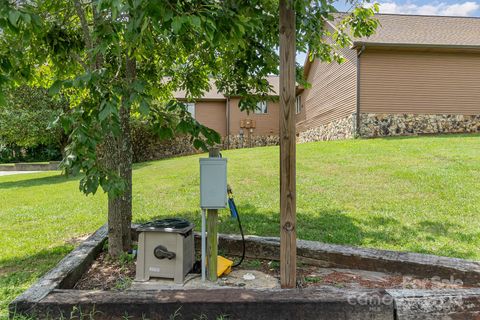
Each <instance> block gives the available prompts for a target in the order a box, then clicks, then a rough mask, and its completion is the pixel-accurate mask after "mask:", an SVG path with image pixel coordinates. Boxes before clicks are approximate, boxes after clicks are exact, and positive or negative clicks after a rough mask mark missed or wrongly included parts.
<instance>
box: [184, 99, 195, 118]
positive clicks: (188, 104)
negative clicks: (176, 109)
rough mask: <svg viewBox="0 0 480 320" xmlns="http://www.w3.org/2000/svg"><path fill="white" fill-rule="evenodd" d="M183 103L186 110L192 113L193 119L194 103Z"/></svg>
mask: <svg viewBox="0 0 480 320" xmlns="http://www.w3.org/2000/svg"><path fill="white" fill-rule="evenodd" d="M185 105H186V106H187V111H188V112H190V114H191V115H192V118H194V119H195V103H194V102H187V103H185Z"/></svg>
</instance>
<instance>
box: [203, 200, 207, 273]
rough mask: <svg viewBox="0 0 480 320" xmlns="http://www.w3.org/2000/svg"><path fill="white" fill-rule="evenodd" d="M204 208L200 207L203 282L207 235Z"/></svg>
mask: <svg viewBox="0 0 480 320" xmlns="http://www.w3.org/2000/svg"><path fill="white" fill-rule="evenodd" d="M205 211H206V210H205V209H202V281H203V282H205V278H206V269H205V256H206V251H207V237H206V221H205V220H206V218H205V216H206V213H205Z"/></svg>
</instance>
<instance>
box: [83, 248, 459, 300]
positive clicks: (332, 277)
mask: <svg viewBox="0 0 480 320" xmlns="http://www.w3.org/2000/svg"><path fill="white" fill-rule="evenodd" d="M228 258H230V259H232V260H235V261H237V260H236V259H238V257H228ZM238 268H239V269H244V270H258V271H261V272H264V273H267V274H269V275H271V276H273V277H276V278H278V279H280V267H279V262H278V261H270V260H258V259H245V261H244V262H243V263H242V265H240V266H239V267H238ZM326 270H328V269H324V268H319V267H316V266H311V265H299V267H298V268H297V279H298V281H297V286H298V287H301V288H306V287H317V286H334V287H338V288H365V289H401V288H403V289H440V288H444V289H456V288H464V287H466V286H463V285H462V284H461V283H455V282H452V281H447V280H448V279H447V280H441V279H419V278H415V277H408V276H402V275H395V274H385V275H383V276H382V277H378V278H374V279H372V277H368V276H365V275H364V274H363V273H362V272H358V273H356V272H355V270H342V269H330V270H328V272H325V271H326ZM134 278H135V262H134V259H123V261H120V260H113V259H111V258H110V257H109V256H108V254H107V253H106V252H102V253H100V255H99V256H98V258H97V259H96V260H95V261H94V262H93V263H92V265H91V267H90V268H89V270H88V271H87V272H86V273H85V274H84V275H83V276H82V278H81V279H80V280H79V281H78V282H77V284H76V285H75V287H74V289H79V290H120V291H121V290H125V289H128V288H129V287H130V284H131V282H132V281H133V279H134Z"/></svg>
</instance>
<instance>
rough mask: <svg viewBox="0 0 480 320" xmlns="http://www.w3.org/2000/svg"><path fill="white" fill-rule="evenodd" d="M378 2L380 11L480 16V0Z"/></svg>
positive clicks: (340, 6) (300, 58) (343, 7)
mask: <svg viewBox="0 0 480 320" xmlns="http://www.w3.org/2000/svg"><path fill="white" fill-rule="evenodd" d="M372 1H373V0H372ZM378 3H379V4H380V13H403V14H419V15H439V16H463V17H480V0H472V1H470V0H467V1H465V0H441V1H432V0H416V1H411V0H395V1H392V0H382V1H378ZM350 6H351V5H350V4H348V3H345V1H344V0H341V1H339V2H337V3H336V6H335V7H336V8H337V10H339V11H348V10H349V8H350ZM304 61H305V54H302V53H299V54H298V55H297V62H299V63H301V64H303V62H304Z"/></svg>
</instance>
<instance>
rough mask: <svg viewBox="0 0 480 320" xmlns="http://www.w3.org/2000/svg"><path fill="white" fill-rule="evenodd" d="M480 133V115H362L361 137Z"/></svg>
mask: <svg viewBox="0 0 480 320" xmlns="http://www.w3.org/2000/svg"><path fill="white" fill-rule="evenodd" d="M479 131H480V115H452V114H431V115H430V114H378V113H362V114H360V132H359V133H360V136H361V137H365V138H373V137H380V136H401V135H416V134H435V133H472V132H479Z"/></svg>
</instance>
